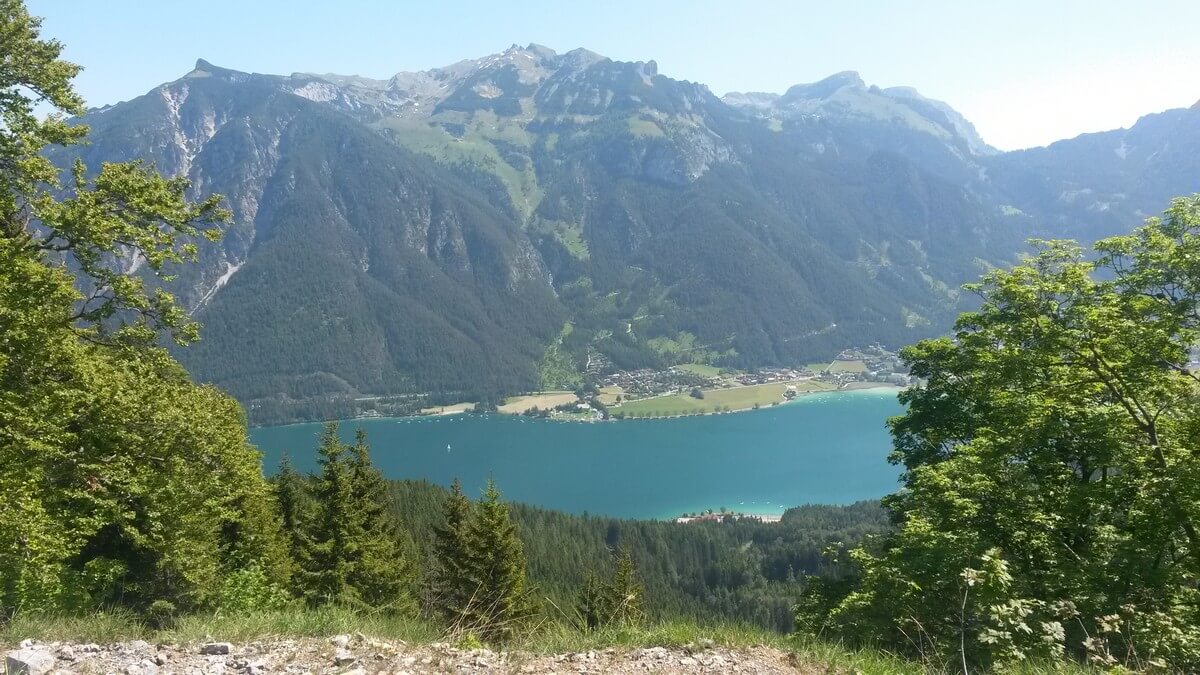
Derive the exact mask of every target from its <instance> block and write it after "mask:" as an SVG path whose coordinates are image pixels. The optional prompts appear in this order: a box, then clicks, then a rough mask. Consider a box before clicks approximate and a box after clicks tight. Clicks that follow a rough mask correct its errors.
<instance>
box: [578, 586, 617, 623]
mask: <svg viewBox="0 0 1200 675" xmlns="http://www.w3.org/2000/svg"><path fill="white" fill-rule="evenodd" d="M604 591H605V588H604V584H602V583H600V580H599V579H597V578H596V575H595V574H588V575H587V576H586V577H584V580H583V586H582V587H581V588H580V589H579V597H577V598H576V600H575V613H576V615H578V617H579V624H580V627H581V628H583V630H588V631H590V630H596V629H597V628H601V627H603V626H605V625H607V624H608V621H609V616H610V614H609V611H608V610H609V606H608V598H607V597H606V595H605V593H604Z"/></svg>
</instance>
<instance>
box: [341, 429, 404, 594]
mask: <svg viewBox="0 0 1200 675" xmlns="http://www.w3.org/2000/svg"><path fill="white" fill-rule="evenodd" d="M349 466H350V481H351V498H352V499H353V504H354V515H355V517H356V521H357V522H356V524H357V526H358V531H357V532H356V533H355V535H356V536H357V537H358V539H359V541H358V549H357V550H358V557H357V558H356V559H355V560H353V566H352V568H351V572H350V577H349V579H348V581H349V583H350V585H351V586H352V587H353V588H354V590H355V594H356V596H357V597H358V599H359V600H360V601H362V602H363V603H365V604H367V605H369V606H371V607H373V608H385V609H389V610H392V611H406V612H407V611H413V610H415V607H416V603H415V601H414V597H413V593H412V588H413V585H414V583H415V580H416V569H415V566H414V565H413V564H412V553H411V551H412V549H413V548H414V547H412V546H405V545H404V544H405V537H404V535H403V533H402V532H401V530H400V527H399V524H398V523H397V521H396V518H395V516H393V515H392V513H391V511H389V510H388V509H387V500H388V492H387V484H386V482H385V481H384V479H383V476H382V475H381V474H380V473H379V470H378V469H376V468H375V466H374V465H373V464H372V463H371V457H370V446H369V445H368V444H367V433H366V431H364V430H363V429H362V428H359V429H358V431H357V432H356V434H355V440H354V447H353V449H352V451H351V453H350V459H349ZM406 549H408V550H406Z"/></svg>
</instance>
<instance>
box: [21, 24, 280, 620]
mask: <svg viewBox="0 0 1200 675" xmlns="http://www.w3.org/2000/svg"><path fill="white" fill-rule="evenodd" d="M38 29H39V22H38V21H37V20H35V19H33V18H31V17H30V16H29V14H28V13H27V12H26V10H25V8H24V6H23V5H22V3H20V2H18V1H16V0H3V1H0V121H2V123H0V466H3V467H4V470H3V472H0V609H2V610H4V611H6V612H11V611H13V610H16V609H19V608H27V609H60V608H70V607H94V606H99V605H104V604H109V603H112V602H115V601H117V600H118V599H119V600H120V601H121V602H123V603H125V604H127V605H130V606H133V607H142V608H145V607H149V606H150V605H151V604H153V603H155V602H156V601H157V602H160V603H169V605H160V607H162V606H174V607H176V608H179V609H186V608H189V607H197V606H203V605H206V604H211V603H214V602H217V601H218V600H219V596H220V593H221V591H222V588H223V584H222V583H220V582H221V581H222V580H224V579H228V578H231V577H238V576H239V575H241V576H240V578H246V575H245V574H243V573H247V572H249V573H252V575H253V576H254V577H255V578H258V579H259V580H261V581H262V582H263V583H274V584H278V583H282V582H283V581H284V580H285V579H286V575H287V569H288V566H287V561H286V557H285V552H284V549H283V547H282V539H281V538H280V536H279V525H278V518H277V515H276V513H275V510H274V502H273V500H271V499H270V495H269V492H268V487H267V484H266V482H265V481H264V480H263V478H262V472H261V467H260V463H259V455H258V453H257V452H256V451H255V449H254V448H253V447H252V446H251V445H250V444H249V443H248V441H247V439H246V429H245V424H244V420H243V416H242V413H241V410H240V408H239V407H238V405H237V404H236V403H235V402H234V401H233V400H232V399H230V398H228V397H226V396H224V395H223V394H221V393H220V392H218V391H216V390H215V389H212V388H209V387H199V386H196V385H194V384H192V383H191V382H190V381H189V379H188V377H187V375H186V373H184V371H183V370H182V368H180V367H179V366H178V365H177V364H176V363H175V362H174V361H173V360H172V359H171V358H170V357H169V356H168V355H167V354H166V353H165V352H164V351H163V350H162V349H161V348H159V347H157V346H156V342H157V340H158V336H159V335H160V334H162V333H164V332H165V333H168V334H171V335H172V336H174V337H175V338H176V339H177V340H178V341H181V342H186V341H187V340H188V339H190V338H191V337H193V336H194V328H193V327H192V326H191V325H190V324H189V322H188V321H187V318H186V317H185V316H184V315H183V313H182V312H181V311H180V310H179V308H178V307H177V306H176V305H175V303H174V301H173V299H172V298H171V297H170V296H169V295H167V294H165V293H160V292H154V293H151V292H148V291H147V290H146V289H145V288H144V287H143V286H142V284H141V283H140V282H139V281H137V280H134V279H131V278H128V277H125V276H122V275H120V274H118V273H116V272H115V271H114V270H115V269H118V268H119V265H117V263H118V262H120V261H122V260H124V262H125V263H126V264H128V261H129V260H130V259H134V258H136V259H140V260H143V261H144V262H145V264H146V265H148V266H149V268H150V269H152V270H154V271H155V272H158V273H161V274H166V273H167V272H168V271H169V267H170V265H172V264H174V263H178V262H183V261H185V260H187V259H188V258H190V257H191V256H193V255H194V252H195V248H194V246H193V244H192V243H191V240H192V239H193V238H194V237H195V236H197V235H200V234H203V233H208V232H215V231H216V230H215V229H214V226H215V225H216V224H217V223H219V222H220V221H221V220H223V219H224V218H225V215H226V214H225V212H224V211H223V210H222V209H221V208H220V207H219V199H218V198H213V199H209V200H206V201H204V202H202V203H193V202H189V201H188V200H187V199H186V197H185V191H186V189H187V182H186V181H185V180H183V179H164V178H162V177H160V176H158V175H157V174H155V173H153V172H152V171H150V170H149V169H148V168H146V167H145V166H142V165H140V164H136V163H135V164H106V165H104V166H103V167H100V169H99V171H98V172H97V173H96V174H95V176H94V177H93V178H90V179H89V178H88V177H87V175H86V172H85V170H84V168H83V167H82V166H81V165H76V167H75V168H74V170H73V171H72V174H71V181H70V182H69V183H68V184H66V185H63V184H61V183H60V182H59V179H58V172H57V171H56V170H55V169H54V167H53V165H52V164H50V163H49V162H48V161H47V160H46V159H44V157H43V156H42V152H43V151H44V150H45V149H46V148H47V147H48V146H53V145H69V144H73V143H78V142H79V141H81V140H82V139H83V138H84V137H85V135H86V133H87V129H86V128H84V127H81V126H71V125H69V124H67V123H66V122H65V121H64V118H63V114H74V113H79V112H81V111H82V101H81V100H80V99H79V97H78V96H77V95H76V94H75V93H74V91H73V89H72V87H71V79H72V78H73V77H74V75H75V74H76V73H77V72H78V71H79V68H78V66H75V65H73V64H70V63H67V62H65V61H62V60H61V59H59V54H60V52H61V50H62V46H61V45H60V44H59V43H57V42H54V41H47V40H42V39H40V38H39V35H38ZM39 103H41V104H45V105H48V106H50V107H51V108H53V109H54V110H55V111H56V112H55V113H54V114H52V115H50V116H49V117H47V118H44V119H39V118H38V117H36V116H35V115H34V112H33V111H34V106H35V105H37V104H39Z"/></svg>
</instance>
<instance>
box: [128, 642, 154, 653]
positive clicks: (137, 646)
mask: <svg viewBox="0 0 1200 675" xmlns="http://www.w3.org/2000/svg"><path fill="white" fill-rule="evenodd" d="M129 648H130V649H132V650H134V651H135V652H140V651H142V650H143V649H149V648H150V643H149V642H146V641H145V640H134V641H133V642H130V643H129Z"/></svg>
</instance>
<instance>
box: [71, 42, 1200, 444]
mask: <svg viewBox="0 0 1200 675" xmlns="http://www.w3.org/2000/svg"><path fill="white" fill-rule="evenodd" d="M1047 114H1051V112H1050V111H1048V112H1047ZM81 121H82V122H83V123H86V124H88V125H90V127H91V129H92V133H91V142H90V144H89V145H87V146H85V147H82V148H79V149H76V150H74V153H75V154H77V155H79V156H82V157H83V159H84V160H85V161H86V162H87V163H88V165H89V166H91V167H98V166H99V163H100V162H103V161H121V160H129V159H135V158H142V159H146V160H148V161H150V162H152V163H153V164H154V165H155V166H156V167H157V168H158V170H160V171H162V172H164V173H167V174H171V175H186V176H187V177H188V178H189V179H190V180H191V181H192V186H193V187H192V189H193V191H194V193H195V196H197V197H198V196H203V195H207V194H212V193H220V194H223V195H225V196H226V198H227V205H228V206H229V207H230V208H231V209H232V211H233V216H234V217H233V222H232V223H231V224H230V226H229V228H228V231H227V233H226V235H225V237H224V238H223V239H222V240H221V241H220V242H219V243H217V244H212V245H205V246H204V247H203V248H202V252H201V263H200V264H199V265H195V266H191V267H188V268H183V269H180V270H179V276H178V278H177V279H176V280H175V281H173V282H171V284H170V287H171V290H172V291H173V292H175V293H176V295H177V296H178V297H179V298H180V299H181V300H182V301H183V303H184V304H185V306H186V307H187V308H188V311H190V312H191V313H192V314H193V316H195V317H196V318H197V319H199V320H200V321H201V322H202V324H203V330H202V333H201V335H202V339H201V340H200V341H199V342H198V343H196V344H195V345H193V346H191V347H189V348H187V349H186V350H183V351H181V352H180V354H179V356H180V358H181V359H182V361H183V362H184V364H185V365H186V366H187V367H188V368H189V369H190V370H191V371H192V373H193V375H195V376H196V377H197V378H199V379H201V380H204V381H209V382H213V383H216V384H218V385H219V386H221V387H223V388H225V389H227V390H228V391H230V392H231V393H232V394H233V395H234V396H236V397H237V398H238V399H239V400H241V401H242V402H243V404H245V405H246V406H247V409H248V411H249V413H250V416H251V419H252V420H254V421H258V422H268V421H283V420H290V419H303V418H314V417H325V416H334V415H336V416H345V415H349V414H354V413H356V412H361V411H362V410H364V409H369V408H371V407H373V406H376V403H375V402H378V401H391V402H393V403H394V402H397V401H400V402H403V401H425V402H428V401H452V400H485V401H488V400H496V399H498V398H500V397H501V396H503V395H505V394H508V393H514V392H519V391H529V390H537V389H553V388H574V387H576V386H578V385H579V384H581V383H582V382H583V381H584V378H585V374H586V373H589V372H591V373H594V372H598V371H602V370H604V369H610V368H624V369H632V368H638V367H663V366H666V365H670V364H673V363H680V362H707V363H713V364H717V365H729V366H735V367H743V368H751V367H760V366H768V365H793V364H799V363H803V362H805V361H807V360H813V359H818V358H826V357H829V356H831V355H832V354H833V353H836V352H837V351H838V350H839V349H841V348H843V347H847V346H855V345H865V344H868V343H872V342H881V343H883V344H885V345H888V346H898V345H901V344H904V343H908V342H911V341H913V340H915V339H918V338H921V337H926V336H929V335H933V334H938V333H942V332H945V331H946V330H947V329H948V328H949V326H950V324H951V322H952V320H953V317H954V316H955V314H956V313H957V312H958V311H960V310H961V309H963V308H964V307H967V306H969V303H970V302H971V299H970V298H968V297H964V296H963V295H962V294H961V293H960V291H959V290H958V289H959V287H960V285H961V284H962V283H964V282H967V281H970V280H973V279H975V278H977V277H978V276H979V275H980V274H981V273H983V272H985V271H986V270H988V269H990V268H991V267H993V266H997V265H1004V264H1007V263H1009V262H1012V261H1013V260H1015V258H1016V256H1017V255H1019V254H1020V253H1021V252H1022V251H1024V250H1027V248H1026V246H1025V244H1024V241H1025V240H1026V239H1028V238H1030V237H1073V238H1078V239H1082V240H1093V239H1096V238H1098V237H1102V236H1106V235H1109V234H1114V233H1118V232H1123V231H1127V230H1128V229H1129V228H1130V227H1132V226H1134V225H1136V224H1138V223H1139V222H1140V221H1141V220H1142V219H1144V218H1146V217H1147V216H1149V215H1153V214H1154V213H1156V212H1158V211H1161V210H1162V209H1163V208H1165V207H1166V205H1167V203H1168V200H1169V199H1170V198H1171V197H1172V196H1174V195H1180V194H1187V193H1192V192H1197V191H1200V106H1193V107H1192V108H1189V109H1179V110H1170V111H1166V112H1163V113H1159V114H1153V115H1148V116H1146V117H1143V118H1142V119H1140V120H1139V121H1138V122H1137V123H1136V124H1135V125H1134V126H1132V127H1131V128H1129V129H1122V130H1115V131H1109V132H1103V133H1096V134H1086V135H1083V136H1079V137H1078V138H1074V139H1070V140H1064V141H1060V142H1058V143H1054V144H1052V145H1050V146H1048V147H1045V148H1037V149H1031V150H1023V151H1018V152H1000V151H997V150H996V149H995V148H992V147H991V146H989V145H988V144H987V143H986V142H985V141H984V140H983V139H982V138H981V137H980V136H979V134H978V133H977V132H976V131H975V129H974V127H973V126H972V125H971V123H970V122H969V121H968V120H966V119H965V118H964V117H963V116H962V115H960V114H959V113H957V112H956V111H955V110H953V109H952V108H951V107H950V106H948V105H946V104H945V103H942V102H940V101H935V100H932V99H928V98H925V97H923V96H921V95H920V94H919V93H918V92H916V91H915V90H913V89H911V88H905V87H892V88H884V89H881V88H879V87H875V86H869V85H867V84H866V83H865V82H863V80H862V79H861V78H860V77H859V76H858V75H857V74H856V73H852V72H845V73H839V74H836V75H833V76H831V77H829V78H826V79H824V80H822V81H820V82H817V83H813V84H801V85H796V86H794V87H792V88H790V89H788V90H787V91H786V92H784V93H783V94H770V93H729V94H726V95H725V96H720V97H719V96H717V95H715V94H713V93H712V92H711V91H709V89H708V88H707V87H705V86H704V85H702V84H698V83H693V82H687V81H683V80H676V79H672V78H670V77H668V76H666V75H663V74H660V73H659V72H658V67H657V65H656V64H655V62H654V61H645V62H619V61H613V60H610V59H607V58H604V57H602V56H600V55H598V54H595V53H593V52H590V51H587V50H583V49H576V50H573V51H569V52H566V53H563V54H559V53H556V52H555V51H553V50H551V49H548V48H546V47H542V46H539V45H529V46H527V47H519V46H516V45H514V46H513V47H511V48H510V49H508V50H506V51H504V52H502V53H499V54H494V55H491V56H487V57H484V58H481V59H475V60H468V61H461V62H459V63H456V64H453V65H451V66H447V67H445V68H436V69H433V70H427V71H422V72H415V73H414V72H405V73H398V74H396V75H395V76H393V77H391V78H389V79H385V80H375V79H369V78H363V77H357V76H342V75H331V74H324V75H322V74H306V73H297V74H292V75H287V76H282V75H262V74H250V73H243V72H238V71H235V70H228V69H224V68H219V67H217V66H214V65H212V64H210V63H208V62H206V61H203V60H200V61H198V62H197V63H196V67H195V68H194V69H193V70H192V71H191V72H189V73H187V74H185V75H184V76H183V77H181V78H179V79H178V80H175V81H173V82H169V83H166V84H162V85H160V86H157V87H155V88H154V89H152V90H151V91H149V92H148V93H147V94H145V95H143V96H141V97H138V98H136V99H133V100H131V101H127V102H122V103H118V104H116V105H111V106H105V107H102V108H96V109H93V110H91V111H89V112H88V113H87V114H86V115H85V116H83V117H82V118H81ZM61 159H62V160H63V161H66V160H67V159H68V157H66V156H63V157H62V158H61ZM128 266H129V272H130V273H133V274H145V270H144V269H142V268H141V266H140V265H139V261H137V260H133V261H131V262H129V263H128ZM419 395H427V396H425V397H424V398H422V397H421V396H419ZM376 409H378V407H377V406H376Z"/></svg>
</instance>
